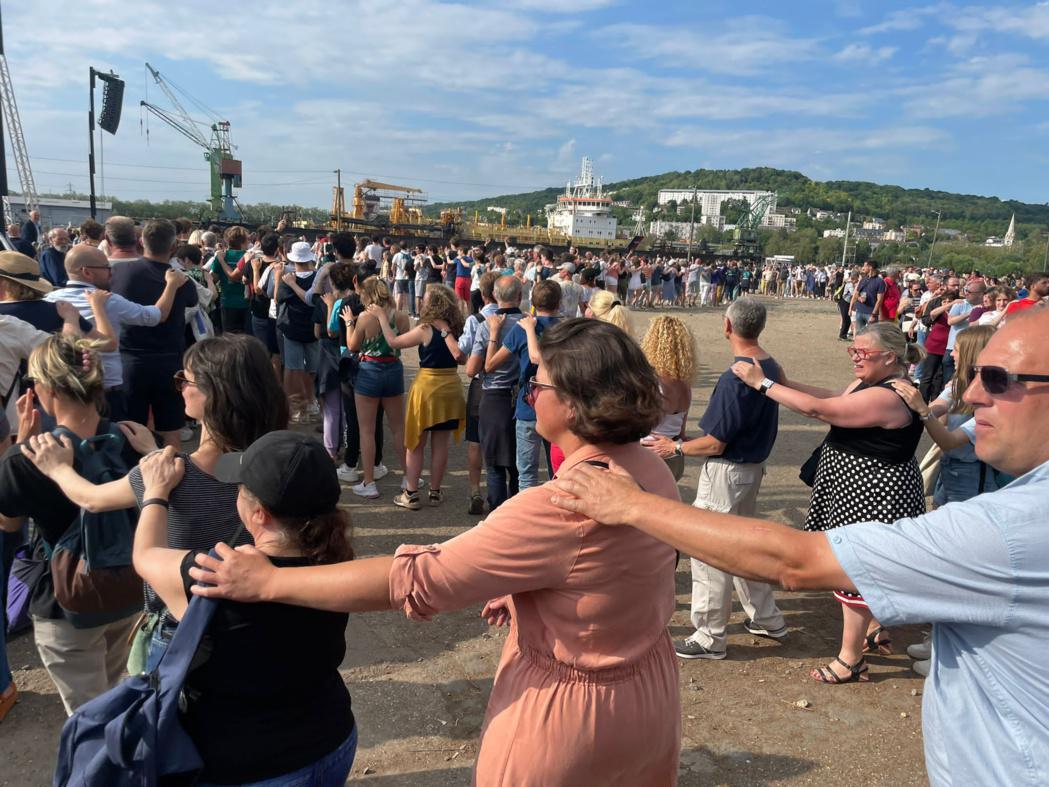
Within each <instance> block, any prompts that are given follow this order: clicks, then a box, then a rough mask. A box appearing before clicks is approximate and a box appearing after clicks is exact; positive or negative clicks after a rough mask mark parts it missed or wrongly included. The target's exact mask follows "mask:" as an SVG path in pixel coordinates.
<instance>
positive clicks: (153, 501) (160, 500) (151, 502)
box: [139, 497, 168, 511]
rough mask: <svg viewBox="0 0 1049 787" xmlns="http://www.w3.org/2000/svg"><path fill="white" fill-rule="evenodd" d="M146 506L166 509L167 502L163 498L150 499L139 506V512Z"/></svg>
mask: <svg viewBox="0 0 1049 787" xmlns="http://www.w3.org/2000/svg"><path fill="white" fill-rule="evenodd" d="M146 506H164V508H167V507H168V501H167V500H166V499H165V498H163V497H151V498H149V499H148V500H143V501H142V505H140V506H139V510H140V511H141V510H142V509H143V508H145V507H146Z"/></svg>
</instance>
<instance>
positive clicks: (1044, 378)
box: [973, 366, 1049, 394]
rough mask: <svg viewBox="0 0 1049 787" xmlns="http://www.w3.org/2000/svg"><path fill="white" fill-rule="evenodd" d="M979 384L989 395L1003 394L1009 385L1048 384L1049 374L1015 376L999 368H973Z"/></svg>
mask: <svg viewBox="0 0 1049 787" xmlns="http://www.w3.org/2000/svg"><path fill="white" fill-rule="evenodd" d="M973 371H974V372H976V374H978V375H979V377H980V384H981V385H982V386H983V389H984V390H985V391H987V393H989V394H1003V393H1005V392H1006V390H1008V388H1009V384H1010V383H1049V374H1017V373H1016V372H1010V371H1008V370H1007V369H1003V368H1002V367H1001V366H974V367H973Z"/></svg>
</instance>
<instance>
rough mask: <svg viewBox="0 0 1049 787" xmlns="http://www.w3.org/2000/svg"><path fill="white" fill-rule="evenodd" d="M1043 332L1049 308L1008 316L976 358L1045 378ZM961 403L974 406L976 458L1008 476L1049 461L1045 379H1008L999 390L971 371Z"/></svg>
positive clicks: (1048, 368)
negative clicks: (989, 385)
mask: <svg viewBox="0 0 1049 787" xmlns="http://www.w3.org/2000/svg"><path fill="white" fill-rule="evenodd" d="M1046 336H1049V308H1045V307H1042V306H1036V307H1033V308H1030V309H1028V310H1026V311H1025V312H1021V313H1020V314H1016V315H1009V318H1008V320H1007V321H1006V324H1005V327H1004V328H1002V329H1001V330H999V331H997V332H996V333H995V335H994V336H992V337H991V340H990V341H989V342H988V343H987V346H986V347H984V348H983V351H982V352H981V353H980V357H979V359H978V362H979V364H980V365H981V366H997V367H1000V368H1001V369H1004V370H1005V371H1006V372H1009V373H1010V374H1015V375H1020V376H1023V375H1045V376H1049V354H1046V353H1045V350H1044V344H1045V337H1046ZM992 387H993V386H992ZM965 401H966V402H968V403H969V404H971V405H972V406H973V418H974V419H975V421H976V455H977V456H978V457H979V458H980V460H981V461H983V462H986V463H987V464H989V465H991V467H994V468H997V469H998V470H1001V471H1003V472H1005V473H1008V474H1009V475H1013V476H1020V475H1023V474H1024V473H1027V472H1029V471H1031V470H1033V469H1034V468H1036V467H1038V466H1039V465H1041V464H1044V463H1045V462H1047V461H1049V382H1041V381H1037V380H1023V379H1020V380H1015V381H1013V380H1010V381H1009V382H1008V383H1007V384H1006V385H1005V389H1004V390H1000V391H999V390H995V391H989V390H987V386H986V385H985V384H984V383H983V381H982V380H981V376H980V375H976V376H975V377H974V378H973V381H972V383H971V384H970V385H969V388H968V389H967V390H966V391H965Z"/></svg>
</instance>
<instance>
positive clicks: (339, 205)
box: [335, 169, 346, 232]
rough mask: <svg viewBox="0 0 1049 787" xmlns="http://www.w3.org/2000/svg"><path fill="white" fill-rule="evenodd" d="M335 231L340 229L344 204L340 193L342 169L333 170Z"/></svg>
mask: <svg viewBox="0 0 1049 787" xmlns="http://www.w3.org/2000/svg"><path fill="white" fill-rule="evenodd" d="M335 194H336V195H337V196H336V197H335V231H336V232H341V231H342V211H343V208H344V207H345V205H346V201H345V198H344V197H343V195H342V169H337V170H335Z"/></svg>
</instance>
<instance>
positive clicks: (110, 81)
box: [98, 74, 124, 134]
mask: <svg viewBox="0 0 1049 787" xmlns="http://www.w3.org/2000/svg"><path fill="white" fill-rule="evenodd" d="M98 76H99V78H100V79H101V80H102V82H103V83H104V85H105V87H104V88H103V90H102V114H101V115H99V117H98V125H99V127H100V128H102V129H104V130H106V131H108V132H109V133H110V134H116V133H117V126H119V125H120V109H121V107H122V106H123V104H124V80H122V79H117V78H116V77H114V76H109V75H107V74H99V75H98Z"/></svg>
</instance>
